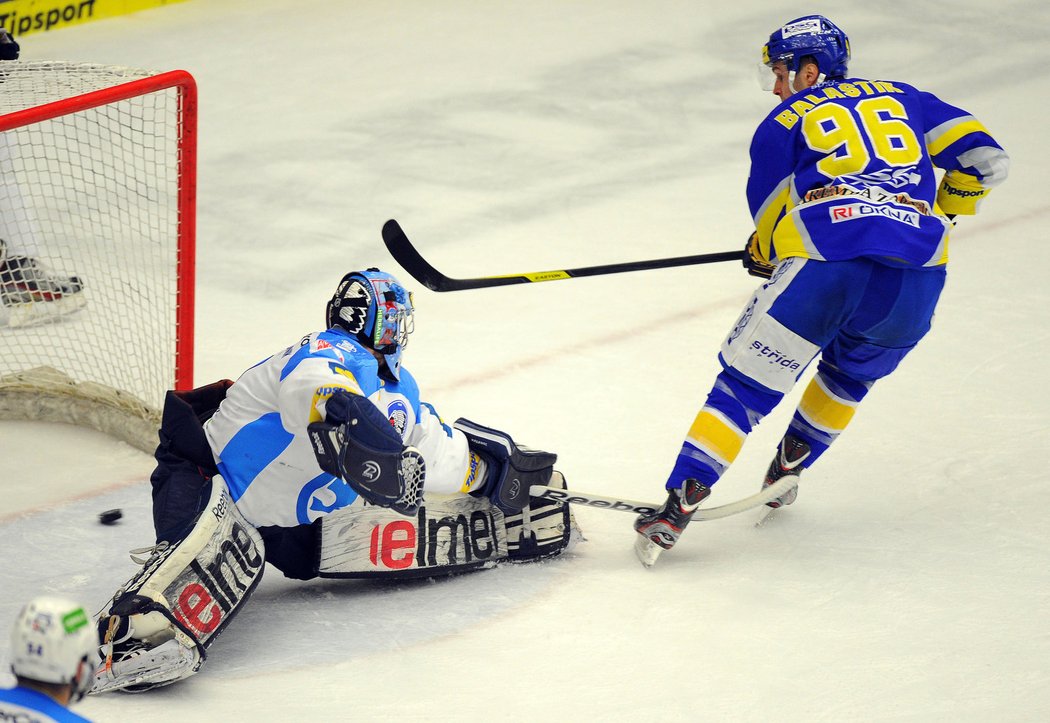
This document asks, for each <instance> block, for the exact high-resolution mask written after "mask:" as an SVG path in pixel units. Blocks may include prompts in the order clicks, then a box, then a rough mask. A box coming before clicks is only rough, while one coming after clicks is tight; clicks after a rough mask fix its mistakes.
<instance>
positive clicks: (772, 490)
mask: <svg viewBox="0 0 1050 723" xmlns="http://www.w3.org/2000/svg"><path fill="white" fill-rule="evenodd" d="M797 484H798V477H797V476H795V475H789V476H787V477H784V478H782V479H780V480H778V481H776V482H774V483H773V484H771V485H769V487H763V488H762V490H761V491H760V492H756V493H755V494H753V495H749V496H748V497H744V498H741V499H739V500H737V501H736V502H730V503H728V504H724V505H719V506H718V507H701V508H699V509H698V510H697V511H696V513H695V514H694V515H693V521H694V522H696V521H702V520H717V519H719V518H721V517H729V516H730V515H735V514H738V513H740V512H744V511H745V510H750V509H751V508H752V507H758V506H759V505H764V504H765V503H766V502H769V501H770V500H774V499H776V498H777V497H780V496H781V495H783V494H785V493H786V492H787V491H788V490H789V489H791V488H792V487H794V486H796V485H797ZM529 494H530V495H531V496H533V497H539V498H541V499H545V500H556V501H559V502H561V501H564V502H568V503H569V504H574V505H584V506H585V507H596V508H598V509H604V510H620V511H621V512H634V513H635V514H643V513H647V512H653V511H655V510H656V509H657V508H659V507H660V505H659V504H652V503H649V502H639V501H637V500H628V499H621V498H619V497H606V496H605V495H597V494H593V493H590V492H580V491H579V490H575V489H562V488H560V487H545V486H543V485H532V486H531V487H530V488H529Z"/></svg>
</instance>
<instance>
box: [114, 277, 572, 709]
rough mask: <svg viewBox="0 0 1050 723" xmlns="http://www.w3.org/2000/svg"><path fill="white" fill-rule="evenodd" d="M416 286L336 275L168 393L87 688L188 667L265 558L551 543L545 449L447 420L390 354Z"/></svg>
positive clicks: (535, 554)
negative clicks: (287, 337) (305, 311)
mask: <svg viewBox="0 0 1050 723" xmlns="http://www.w3.org/2000/svg"><path fill="white" fill-rule="evenodd" d="M412 320H413V306H412V298H411V296H410V294H409V293H408V292H407V291H406V290H405V289H404V287H402V286H401V284H400V283H398V281H397V280H396V279H395V278H394V277H393V276H391V275H389V274H386V273H384V272H382V271H379V270H378V269H368V270H367V271H356V272H352V273H349V274H347V275H346V276H344V277H343V279H342V281H341V282H340V284H339V287H338V289H337V290H336V293H335V295H334V296H333V297H332V299H331V300H330V301H329V302H328V305H327V309H326V321H327V329H326V330H325V331H318V332H314V333H311V334H308V335H306V336H304V337H302V339H300V340H298V341H297V342H296V343H294V344H292V345H291V346H288V347H286V348H284V349H282V350H281V351H279V352H277V353H276V354H274V355H273V356H271V357H269V358H268V359H265V360H263V361H261V362H259V363H258V364H256V365H255V366H253V367H251V368H250V369H248V370H247V371H245V372H244V373H243V374H242V375H241V377H240V378H239V379H238V380H237V381H236V383H233V382H229V381H222V382H217V383H215V384H212V385H209V386H207V387H202V388H200V389H195V390H192V391H188V392H169V393H168V397H167V399H166V401H165V407H164V418H163V421H162V424H161V430H160V439H161V443H160V446H159V448H158V449H157V453H156V457H157V463H158V464H157V468H156V470H155V471H154V473H153V476H152V478H151V482H152V485H153V517H154V527H155V531H156V543H157V544H156V545H155V546H154V547H152V548H149V550H148V552H149V553H151V554H150V556H149V557H148V559H144V560H142V561H141V562H142V564H143V569H142V571H141V572H139V573H138V574H136V575H135V576H134V577H133V578H132V579H131V580H129V581H128V582H127V583H126V584H125V585H123V586H122V587H121V588H120V589H119V590H118V591H117V594H116V595H114V598H113V601H112V604H111V605H110V606H109V609H108V610H107V611H105V612H104V613H103V615H102V616H100V618H99V633H100V637H101V642H102V645H103V653H104V662H103V665H102V667H101V668H100V670H99V673H98V676H97V680H96V684H95V689H94V692H102V691H105V690H111V689H132V690H141V689H146V688H150V687H155V686H157V685H165V684H167V683H172V682H175V681H176V680H179V679H181V678H184V677H186V676H187V675H190V674H192V673H194V672H196V671H197V670H198V669H199V668H200V666H201V664H202V663H203V662H204V659H205V656H206V649H207V647H208V645H209V644H210V643H211V641H212V640H213V639H214V638H215V636H216V635H218V633H219V632H220V631H221V630H222V629H223V628H224V627H225V625H226V624H227V623H228V622H229V620H230V619H231V618H232V617H233V614H234V613H235V612H237V611H238V610H239V608H240V606H241V605H242V604H243V602H244V601H245V600H247V598H248V596H249V595H250V594H251V592H252V591H253V590H254V588H255V586H256V585H257V584H258V582H259V580H260V579H261V576H262V571H263V567H264V562H269V563H270V564H272V565H274V566H275V567H277V568H278V569H279V570H281V571H282V572H283V573H284V574H285V576H287V577H291V578H296V579H310V578H313V577H318V576H321V577H363V576H369V577H374V576H397V577H404V576H407V575H416V576H432V575H438V574H447V573H450V572H459V571H463V570H467V569H474V568H480V567H488V566H491V565H493V564H495V563H497V562H499V561H501V560H518V561H528V560H534V559H540V558H544V557H549V556H551V555H556V554H559V553H560V552H562V551H563V550H564V549H565V548H566V546H567V545H568V544H569V542H570V538H571V537H572V536H571V532H572V531H573V530H574V522H573V520H572V517H571V513H570V511H569V509H568V505H566V504H564V503H557V502H551V501H546V500H544V501H539V500H537V501H532V500H531V498H530V497H529V488H530V486H531V485H534V484H540V485H543V484H553V485H556V486H564V479H563V478H562V477H561V475H560V474H559V473H557V472H555V471H554V467H553V465H554V462H555V460H556V459H557V457H556V455H554V454H552V453H548V452H541V451H536V450H530V449H527V448H524V447H519V446H518V445H516V444H515V443H514V441H513V440H512V439H511V438H510V436H508V435H506V434H504V433H502V432H499V431H496V430H494V429H490V428H486V427H482V426H480V425H477V424H474V423H472V422H469V421H467V420H464V419H460V420H458V421H457V422H456V424H455V426H454V427H450V426H448V425H446V424H444V423H443V422H442V421H441V419H440V417H438V415H437V413H436V412H435V411H434V409H433V407H431V406H430V405H429V404H427V403H425V402H422V401H421V400H420V396H419V388H418V386H417V384H416V381H415V379H414V378H413V377H412V375H411V374H410V373H409V372H408V370H407V369H405V368H403V367H402V365H401V356H402V353H403V351H404V348H405V346H406V345H407V343H408V336H409V334H410V333H411V331H412V327H413V321H412Z"/></svg>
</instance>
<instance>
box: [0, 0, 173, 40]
mask: <svg viewBox="0 0 1050 723" xmlns="http://www.w3.org/2000/svg"><path fill="white" fill-rule="evenodd" d="M185 1H186V0H0V27H3V28H5V29H6V30H7V31H8V32H9V33H11V34H12V35H14V36H16V37H17V36H22V35H28V34H30V33H40V32H44V31H47V30H58V29H60V28H65V27H69V26H70V25H80V24H81V23H87V22H91V21H92V20H101V19H103V18H112V17H116V16H118V15H130V14H131V13H135V12H138V11H139V10H147V9H149V8H155V7H160V6H161V5H174V4H175V3H179V2H185Z"/></svg>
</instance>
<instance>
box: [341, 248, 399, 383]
mask: <svg viewBox="0 0 1050 723" xmlns="http://www.w3.org/2000/svg"><path fill="white" fill-rule="evenodd" d="M413 311H414V308H413V306H412V294H410V293H409V292H408V291H406V290H405V287H404V286H402V285H401V284H400V282H398V280H397V279H395V278H394V277H393V276H392V275H391V274H388V273H385V272H383V271H380V270H379V269H375V268H372V269H368V270H366V271H352V272H350V273H349V274H347V275H346V276H344V277H343V279H342V281H340V282H339V287H338V288H337V289H336V291H335V294H334V295H333V296H332V298H331V299H330V300H329V302H328V307H327V310H326V314H325V318H326V322H327V324H328V328H329V329H333V328H338V329H342V330H343V331H345V332H347V333H348V334H350V335H351V336H353V337H354V338H355V339H357V340H358V341H360V342H361V343H362V344H364V345H365V346H366V347H368V348H369V349H374V350H375V351H376V352H377V353H379V354H380V355H382V357H383V360H384V361H385V365H384V364H380V372H383V371H385V372H387V376H389V377H390V378H391V379H393V380H394V381H397V380H398V379H399V378H400V376H401V352H402V350H404V348H405V347H406V346H407V345H408V335H409V334H411V333H412V329H413V320H412V313H413ZM384 367H385V368H384Z"/></svg>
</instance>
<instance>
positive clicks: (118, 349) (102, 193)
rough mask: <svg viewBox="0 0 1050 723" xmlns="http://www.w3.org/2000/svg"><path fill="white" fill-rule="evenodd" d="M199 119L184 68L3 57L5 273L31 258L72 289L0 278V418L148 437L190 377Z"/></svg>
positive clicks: (0, 121) (0, 123) (0, 126)
mask: <svg viewBox="0 0 1050 723" xmlns="http://www.w3.org/2000/svg"><path fill="white" fill-rule="evenodd" d="M196 124H197V91H196V84H195V82H194V80H193V77H192V76H191V75H190V74H189V73H187V72H185V71H181V70H175V71H170V72H165V73H155V72H152V71H146V70H134V69H129V68H121V67H115V66H106V65H92V64H78V63H65V62H22V61H10V62H4V63H2V64H0V239H3V241H4V246H5V247H6V248H5V250H6V255H7V262H6V263H7V264H8V267H7V268H9V269H10V268H14V267H13V266H11V264H10V260H11V257H13V256H23V257H30V258H33V259H35V260H36V262H37V263H38V264H39V267H40V268H41V269H43V270H44V271H45V272H46V273H48V274H49V275H51V276H52V277H53V278H58V279H62V280H67V281H68V280H73V279H74V277H75V280H76V282H77V285H79V288H77V287H76V286H74V288H76V293H75V296H76V297H80V298H73V303H70V304H67V305H63V304H61V303H56V299H54V298H50V299H43V298H32V299H31V298H28V295H26V294H23V295H22V296H21V297H19V296H18V295H12V294H11V293H10V291H11V289H12V288H14V287H11V286H0V292H3V293H2V297H0V301H2V302H3V303H2V304H0V347H2V353H0V419H19V420H39V421H59V422H70V423H74V424H80V425H85V426H90V427H93V428H95V429H97V430H99V431H102V432H105V433H107V434H111V435H113V436H116V437H117V438H119V439H123V440H124V441H126V442H128V443H129V444H132V445H133V446H135V447H138V448H140V449H143V450H144V451H147V452H152V451H153V449H154V448H155V447H156V443H157V428H158V427H159V425H160V409H161V407H162V406H163V400H164V394H165V393H166V391H167V390H168V389H173V388H174V389H189V388H191V387H192V385H193V384H192V383H193V324H194V315H193V308H194V303H193V302H194V298H193V294H194V253H195V230H196V229H195V225H196V224H195V218H196V204H195V197H196ZM4 268H5V267H0V269H4ZM11 280H12V278H11V275H10V274H9V273H7V272H6V271H5V272H4V273H0V284H8V283H9V282H11ZM59 301H61V299H59Z"/></svg>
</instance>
